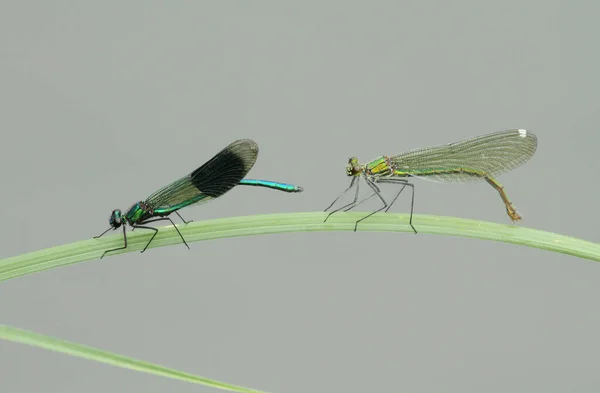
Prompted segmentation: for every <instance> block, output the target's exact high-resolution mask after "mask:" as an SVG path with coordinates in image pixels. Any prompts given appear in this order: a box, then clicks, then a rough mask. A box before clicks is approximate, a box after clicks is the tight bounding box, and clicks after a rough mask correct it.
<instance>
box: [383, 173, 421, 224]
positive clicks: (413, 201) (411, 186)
mask: <svg viewBox="0 0 600 393" xmlns="http://www.w3.org/2000/svg"><path fill="white" fill-rule="evenodd" d="M378 181H379V182H380V183H390V184H398V183H401V184H402V188H401V189H400V191H398V193H397V194H396V196H395V197H394V199H393V200H392V202H391V203H390V205H389V206H388V207H387V209H385V211H386V212H387V211H388V210H390V208H391V207H392V205H393V204H394V202H396V199H398V197H399V196H400V194H401V193H402V191H403V190H404V188H405V187H406V186H408V187H410V188H411V191H412V192H411V194H412V196H411V201H410V218H409V219H408V224H409V225H410V227H411V228H412V230H413V231H414V232H415V235H416V234H417V230H416V229H415V227H414V226H413V224H412V218H413V209H414V206H415V185H414V184H412V183H409V182H408V180H406V179H394V178H389V179H385V178H383V179H379V180H378Z"/></svg>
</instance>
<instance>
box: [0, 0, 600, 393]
mask: <svg viewBox="0 0 600 393" xmlns="http://www.w3.org/2000/svg"><path fill="white" fill-rule="evenodd" d="M599 11H600V7H599V6H598V4H597V3H592V2H584V1H556V0H551V1H546V2H541V1H532V0H519V1H516V0H509V1H503V2H481V1H472V0H471V1H470V0H457V1H452V2H446V1H403V2H384V1H371V2H362V3H359V2H347V1H303V2H296V3H294V4H290V3H282V2H274V1H271V2H212V3H207V2H182V1H170V2H142V1H129V2H121V1H103V2H68V1H53V2H44V1H18V2H17V1H6V2H3V3H2V5H1V6H0V47H1V48H2V53H1V55H0V59H1V61H0V86H1V88H0V108H1V111H0V113H1V115H0V133H1V136H2V139H1V140H2V142H1V143H0V179H1V182H2V192H1V194H0V206H2V221H3V223H2V225H1V226H0V228H1V229H0V234H1V236H0V244H1V257H8V256H13V255H17V254H21V253H25V252H29V251H34V250H38V249H41V248H45V247H50V246H53V245H58V244H64V243H69V242H73V241H77V240H81V239H86V238H89V237H91V236H93V235H96V234H98V233H100V232H101V231H102V230H104V229H105V228H106V227H107V219H108V215H109V213H110V211H111V210H112V209H114V208H117V207H118V208H122V209H126V208H128V207H129V206H130V205H131V203H133V202H135V201H137V200H139V199H142V198H144V197H146V196H147V195H148V194H149V193H150V192H152V191H154V190H155V189H156V188H157V187H160V186H162V185H164V184H166V183H168V182H169V181H172V180H174V179H176V178H177V177H179V176H182V175H185V174H186V173H188V172H190V171H191V170H192V169H194V168H195V167H197V166H198V165H200V164H202V163H203V162H204V161H205V160H206V159H208V158H209V157H211V156H212V155H213V154H214V153H216V152H217V151H218V150H220V149H221V148H222V147H224V146H225V145H227V144H228V143H230V142H231V141H233V140H235V139H238V138H242V137H250V138H253V139H254V140H256V141H257V143H258V144H259V145H260V149H261V151H260V155H259V160H258V162H257V164H256V165H255V167H254V169H253V170H252V171H251V174H250V175H251V177H258V178H267V179H274V180H280V181H287V182H293V183H297V184H300V185H302V186H304V187H305V192H304V193H303V194H298V195H288V194H284V193H275V192H269V191H267V190H260V189H243V188H238V189H234V190H233V191H232V192H230V193H229V194H227V195H226V196H225V197H223V198H222V199H219V200H217V201H214V202H211V203H210V204H208V205H204V206H202V207H197V208H190V209H187V210H186V211H185V217H187V218H188V219H193V220H202V219H208V218H216V217H224V216H236V215H250V214H258V213H269V212H273V213H281V212H305V211H318V210H322V209H323V208H324V207H326V206H327V205H328V204H329V203H330V202H331V201H332V200H333V198H334V197H336V196H337V195H338V193H339V192H341V191H342V190H343V189H344V188H345V187H346V185H347V182H348V178H347V177H346V176H345V172H344V167H345V164H346V161H347V159H348V157H349V156H351V155H357V156H358V157H359V158H361V159H362V160H368V159H372V158H374V157H377V156H378V155H380V154H397V153H399V152H401V151H403V150H405V149H410V148H416V147H423V146H428V145H431V144H439V143H449V142H454V141H457V140H461V139H464V138H468V137H472V136H476V135H480V134H484V133H488V132H493V131H498V130H503V129H507V128H527V129H530V130H532V131H534V132H535V133H537V135H538V137H539V147H538V151H537V153H536V156H535V157H534V158H533V160H531V161H530V162H529V163H527V164H526V165H525V166H523V167H522V168H519V169H518V170H516V171H514V172H511V173H509V174H507V175H505V176H502V177H501V178H500V181H501V182H502V183H503V184H504V185H505V186H506V190H507V192H508V194H509V196H510V197H511V198H512V199H513V201H514V203H515V204H516V206H517V207H518V209H519V211H520V212H521V213H522V215H523V221H522V224H521V225H524V226H528V227H533V228H539V229H543V230H549V231H555V232H559V233H563V234H568V235H572V236H576V237H582V238H585V239H588V240H592V241H598V240H600V239H599V237H598V231H597V230H598V225H597V223H598V216H599V214H598V212H597V209H596V207H597V196H598V191H599V188H598V185H597V182H596V180H595V179H596V175H597V173H598V171H599V170H600V165H599V164H598V159H597V157H598V153H597V151H598V141H599V138H598V130H597V125H598V122H599V115H598V102H599V97H598V95H599V93H598V92H599V91H600V84H599V79H598V70H599V69H600V57H599V56H598V46H597V37H598V36H599V35H600V27H599V24H598V23H597V15H598V12H599ZM415 184H416V185H417V188H416V197H417V198H416V206H415V208H416V212H417V213H423V214H438V215H449V216H460V217H468V218H475V219H482V220H489V221H495V222H500V223H510V221H509V219H508V217H507V216H506V213H505V210H504V207H503V205H502V202H501V201H500V198H499V197H498V195H497V193H496V192H495V191H494V190H493V189H492V188H491V187H489V186H488V185H487V184H476V185H468V186H460V185H443V184H436V183H428V182H425V181H419V180H416V181H415ZM373 206H374V205H367V206H365V207H364V208H365V209H367V208H369V207H373ZM408 206H409V203H408V198H407V197H406V196H405V197H404V198H403V199H401V200H400V201H399V202H398V204H397V205H396V207H395V209H394V210H395V211H396V212H402V211H407V209H408ZM361 210H362V209H361ZM417 225H418V223H417ZM191 246H192V250H191V251H188V250H187V249H186V248H185V247H183V246H181V245H177V246H173V247H165V248H159V249H152V250H150V251H149V252H147V253H145V254H140V253H137V252H136V253H131V254H127V255H122V256H118V257H114V258H106V259H104V260H102V261H99V260H97V261H92V262H88V263H82V264H78V265H74V266H69V267H66V268H61V269H57V270H51V271H46V272H42V273H39V274H35V275H31V276H26V277H23V278H20V279H15V280H12V281H8V282H4V283H2V284H1V286H0V323H2V324H7V325H12V326H18V327H22V328H25V329H29V330H33V331H36V332H40V333H44V334H48V335H52V336H56V337H59V338H64V339H67V340H72V341H75V342H80V343H83V344H87V345H92V346H95V347H99V348H103V349H107V350H111V351H115V352H118V353H122V354H125V355H128V356H132V357H135V358H139V359H143V360H148V361H153V362H157V363H160V364H163V365H167V366H170V367H175V368H178V369H182V370H186V371H189V372H192V373H197V374H201V375H205V376H208V377H212V378H217V379H221V380H224V381H227V382H231V383H235V384H240V385H244V386H250V387H254V388H257V389H263V390H266V391H270V392H286V393H291V392H308V391H310V392H345V393H351V392H357V393H358V392H360V393H363V392H376V391H377V392H382V391H397V392H460V393H464V392H498V393H501V392H502V393H504V392H509V391H510V392H529V393H533V392H544V393H549V392H566V391H569V392H597V391H598V390H599V389H600V376H599V375H600V372H599V366H600V360H599V355H598V354H599V353H600V341H599V340H598V331H600V313H599V312H598V300H599V299H600V267H599V266H598V265H597V264H596V263H593V262H590V261H586V260H581V259H577V258H574V257H569V256H565V255H559V254H554V253H550V252H546V251H541V250H537V249H530V248H524V247H519V246H515V245H508V244H502V243H493V242H485V241H480V240H474V239H464V238H453V237H441V236H430V235H417V236H413V235H410V234H403V233H356V234H355V233H292V234H285V235H274V236H261V237H248V238H233V239H225V240H216V241H209V242H200V243H193V244H192V245H191ZM0 381H1V382H0V384H1V388H0V390H2V391H6V392H25V391H27V392H29V391H44V392H63V393H66V392H82V391H85V392H106V391H119V392H120V391H130V392H133V391H144V392H148V393H150V392H165V391H170V392H173V391H177V392H197V391H199V390H202V391H212V390H210V389H204V388H199V387H198V386H194V385H190V384H186V383H182V382H178V381H172V380H168V379H163V378H159V377H155V376H150V375H146V374H140V373H136V372H132V371H127V370H122V369H118V368H114V367H110V366H106V365H102V364H99V363H95V362H90V361H85V360H80V359H76V358H72V357H69V356H66V355H61V354H56V353H52V352H47V351H44V350H40V349H35V348H31V347H26V346H23V345H18V344H13V343H7V342H0Z"/></svg>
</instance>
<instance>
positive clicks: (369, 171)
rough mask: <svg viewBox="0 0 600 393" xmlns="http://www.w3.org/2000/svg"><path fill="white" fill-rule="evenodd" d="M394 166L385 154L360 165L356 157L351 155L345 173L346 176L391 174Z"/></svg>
mask: <svg viewBox="0 0 600 393" xmlns="http://www.w3.org/2000/svg"><path fill="white" fill-rule="evenodd" d="M394 167H395V166H394V164H393V163H392V161H391V160H390V158H389V157H387V156H381V157H379V158H377V159H375V160H373V161H371V162H369V163H368V164H365V165H361V164H360V163H359V162H358V158H356V157H352V158H350V159H349V160H348V165H347V166H346V174H347V175H348V176H360V175H362V174H365V175H367V176H375V177H381V176H391V175H394Z"/></svg>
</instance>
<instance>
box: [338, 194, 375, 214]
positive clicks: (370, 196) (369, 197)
mask: <svg viewBox="0 0 600 393" xmlns="http://www.w3.org/2000/svg"><path fill="white" fill-rule="evenodd" d="M374 196H375V193H374V192H372V193H371V194H369V196H368V197H366V198H363V199H361V200H360V201H358V202H356V204H355V205H354V206H350V207H349V208H347V209H344V211H345V212H347V211H350V210H352V209H354V208H355V207H356V206H358V205H360V204H361V203H363V202H364V201H366V200H367V199H371V198H373V197H374Z"/></svg>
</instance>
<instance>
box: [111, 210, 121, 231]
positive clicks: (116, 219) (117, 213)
mask: <svg viewBox="0 0 600 393" xmlns="http://www.w3.org/2000/svg"><path fill="white" fill-rule="evenodd" d="M108 223H109V224H110V226H111V227H113V229H117V228H118V227H120V226H121V225H123V215H122V213H121V210H119V209H116V210H113V211H112V213H111V214H110V218H109V219H108Z"/></svg>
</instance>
